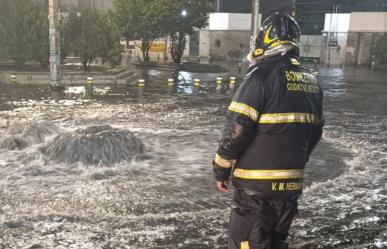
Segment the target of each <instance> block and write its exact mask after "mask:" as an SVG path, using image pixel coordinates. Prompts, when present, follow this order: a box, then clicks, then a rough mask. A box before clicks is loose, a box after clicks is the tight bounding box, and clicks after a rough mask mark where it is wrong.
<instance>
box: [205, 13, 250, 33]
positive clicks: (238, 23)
mask: <svg viewBox="0 0 387 249" xmlns="http://www.w3.org/2000/svg"><path fill="white" fill-rule="evenodd" d="M208 23H209V26H208V29H209V30H217V31H219V30H250V29H251V14H238V13H211V14H210V16H209V20H208Z"/></svg>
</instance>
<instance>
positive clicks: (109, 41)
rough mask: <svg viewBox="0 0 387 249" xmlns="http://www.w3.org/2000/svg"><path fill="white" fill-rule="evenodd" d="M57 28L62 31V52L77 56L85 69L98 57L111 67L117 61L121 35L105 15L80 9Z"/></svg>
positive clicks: (118, 59)
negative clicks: (80, 10) (78, 12)
mask: <svg viewBox="0 0 387 249" xmlns="http://www.w3.org/2000/svg"><path fill="white" fill-rule="evenodd" d="M60 29H61V30H62V31H63V33H62V37H63V38H62V41H63V45H62V47H63V50H64V51H63V52H62V53H63V54H66V55H67V54H69V53H73V54H74V55H75V56H79V57H80V59H81V63H82V65H83V69H84V70H85V71H89V70H90V66H91V64H92V63H93V61H94V60H95V59H96V58H97V57H101V58H102V59H103V60H104V61H108V62H109V63H110V64H111V66H113V67H114V66H117V65H118V64H119V63H120V60H121V46H120V34H119V30H118V28H117V26H116V25H115V23H114V22H113V21H112V20H111V19H110V18H109V16H108V15H103V14H101V13H100V12H98V11H96V10H90V9H85V10H83V11H82V12H81V13H80V15H78V14H77V13H70V14H69V16H68V20H67V22H66V23H64V24H61V28H60Z"/></svg>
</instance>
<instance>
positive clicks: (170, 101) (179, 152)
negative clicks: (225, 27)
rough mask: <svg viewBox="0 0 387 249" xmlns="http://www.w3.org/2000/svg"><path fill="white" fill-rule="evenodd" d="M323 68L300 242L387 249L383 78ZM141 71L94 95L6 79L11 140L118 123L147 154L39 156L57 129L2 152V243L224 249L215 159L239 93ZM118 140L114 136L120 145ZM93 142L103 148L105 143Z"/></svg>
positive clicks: (5, 117)
mask: <svg viewBox="0 0 387 249" xmlns="http://www.w3.org/2000/svg"><path fill="white" fill-rule="evenodd" d="M319 75H320V76H319V77H320V81H321V82H322V85H323V88H324V90H325V96H326V98H325V116H326V117H325V118H326V130H325V134H324V139H323V141H322V143H321V144H320V145H319V148H318V149H317V150H316V152H315V153H314V155H313V157H312V158H311V162H310V163H309V165H308V168H307V170H306V177H307V178H306V185H307V188H306V190H305V194H304V196H303V197H302V199H301V200H300V217H299V218H298V219H296V221H295V223H294V226H293V228H292V230H291V243H292V245H293V248H342V249H344V248H386V247H387V232H386V231H387V213H386V210H387V209H386V203H387V202H386V201H387V186H386V182H387V172H386V171H387V145H386V144H387V108H386V106H387V102H386V101H387V85H386V78H387V77H386V73H385V72H381V71H374V72H370V71H368V70H354V69H345V70H341V69H321V70H320V72H319ZM142 76H144V79H145V80H146V85H145V87H144V88H143V89H139V88H138V86H137V85H134V86H116V87H111V88H105V87H101V86H95V87H96V88H95V89H97V92H98V91H99V94H96V95H94V96H92V97H89V96H85V94H83V91H81V90H79V89H81V88H67V89H66V90H65V91H64V92H63V91H59V92H57V91H52V90H49V89H48V88H46V87H43V86H11V85H0V90H1V99H0V104H1V105H0V137H1V138H2V139H3V138H4V137H6V136H7V134H6V127H7V126H10V127H14V126H15V127H16V126H17V125H22V126H23V127H28V126H29V125H35V124H37V123H38V124H39V122H40V123H42V122H43V124H47V122H49V123H50V124H53V125H54V126H55V127H58V129H55V133H60V134H76V132H75V130H77V129H80V130H84V129H87V127H91V126H103V125H111V126H112V127H113V129H114V130H115V129H117V130H118V131H129V130H130V131H131V132H133V133H134V135H135V136H136V137H138V138H139V140H141V141H142V143H143V144H144V146H145V154H146V156H145V157H144V158H142V159H141V160H131V161H126V162H120V163H116V164H114V165H113V166H112V165H110V166H109V165H105V166H104V165H99V167H94V166H93V165H89V166H86V165H84V164H82V163H79V162H70V163H60V162H54V161H52V160H51V159H50V158H49V157H47V156H46V155H44V154H43V153H42V148H43V147H45V146H47V145H48V144H50V143H55V142H56V141H55V139H54V136H47V137H45V139H43V140H39V141H37V140H36V141H37V142H34V143H28V144H26V146H25V147H24V148H23V150H18V149H10V148H9V147H6V148H7V149H4V148H3V149H1V150H0V245H1V246H0V247H2V248H93V249H94V248H191V249H192V248H194V249H201V248H203V249H210V248H211V249H213V248H226V228H227V223H228V216H229V198H230V196H229V195H228V194H226V195H223V194H220V193H218V192H217V191H216V190H215V188H214V185H213V180H212V172H211V171H212V168H211V161H212V157H213V154H214V150H215V149H216V146H217V142H218V140H219V138H220V136H221V133H222V129H223V123H224V115H225V112H226V107H227V105H228V103H229V101H230V98H231V95H232V94H231V91H229V90H228V87H227V86H226V85H227V84H224V85H225V87H224V88H222V90H221V91H217V90H216V84H215V79H216V77H218V76H219V75H217V74H190V73H187V72H180V74H175V75H171V74H170V72H168V73H165V72H161V71H157V70H150V71H148V73H146V72H144V74H143V75H142ZM221 76H222V77H223V78H224V79H227V78H228V77H229V76H230V75H229V74H223V75H221ZM170 77H173V78H175V82H176V84H175V85H174V86H172V87H168V86H167V79H168V78H170ZM195 78H200V79H201V86H200V87H197V88H195V87H194V86H193V79H195ZM114 136H115V135H114V134H113V135H112V136H111V137H109V139H108V140H109V143H115V142H114V141H115V140H114V139H118V140H119V137H114ZM93 139H96V140H98V139H99V138H98V136H95V137H93ZM118 140H117V141H118ZM34 141H35V140H34ZM79 141H80V143H81V142H82V141H83V140H79ZM103 144H105V143H103ZM80 145H81V144H78V145H77V146H80ZM66 146H68V147H70V148H71V141H70V142H68V143H66ZM84 146H85V148H87V149H88V150H89V152H90V151H97V149H98V148H93V146H98V143H88V144H85V145H84ZM81 147H82V145H81ZM104 149H106V151H110V149H111V148H109V147H107V148H104ZM75 151H76V149H75ZM76 154H77V153H75V154H74V155H76ZM81 154H82V153H81ZM92 154H93V153H90V156H91V157H92ZM90 159H92V158H90Z"/></svg>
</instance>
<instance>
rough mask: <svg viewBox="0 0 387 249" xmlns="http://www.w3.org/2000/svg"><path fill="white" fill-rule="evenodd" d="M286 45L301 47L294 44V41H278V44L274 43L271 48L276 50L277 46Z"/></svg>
mask: <svg viewBox="0 0 387 249" xmlns="http://www.w3.org/2000/svg"><path fill="white" fill-rule="evenodd" d="M286 44H291V45H293V46H295V47H299V45H298V44H297V43H296V42H293V41H277V42H274V43H272V44H270V48H274V47H276V46H279V45H286Z"/></svg>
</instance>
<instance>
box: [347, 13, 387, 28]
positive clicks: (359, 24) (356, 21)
mask: <svg viewBox="0 0 387 249" xmlns="http://www.w3.org/2000/svg"><path fill="white" fill-rule="evenodd" d="M349 31H350V32H386V31H387V12H353V13H351V22H350V25H349Z"/></svg>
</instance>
